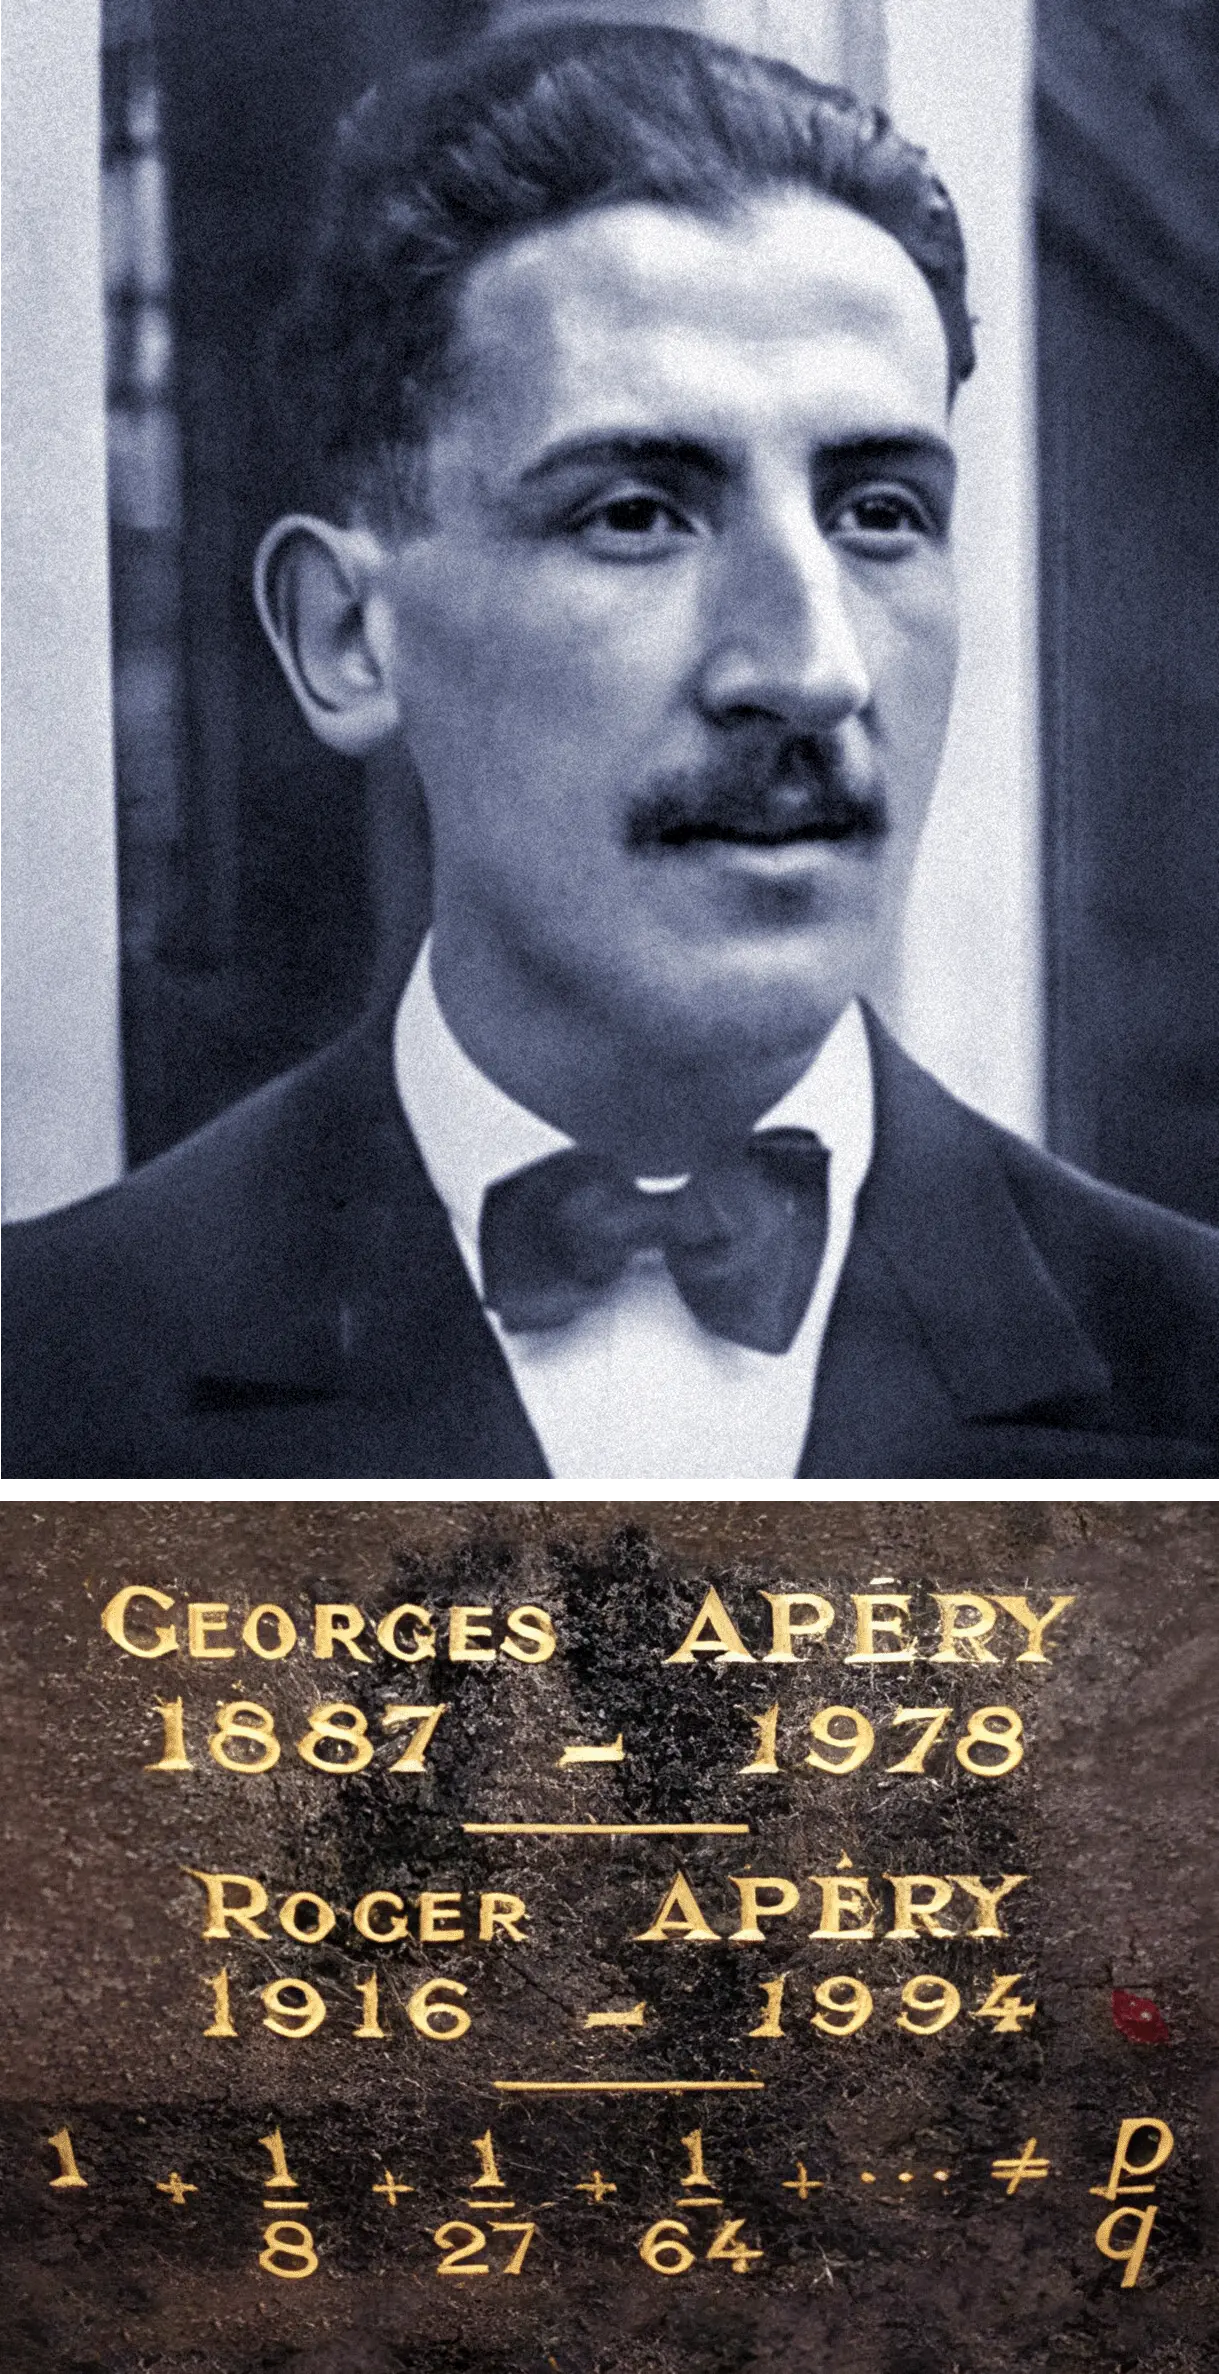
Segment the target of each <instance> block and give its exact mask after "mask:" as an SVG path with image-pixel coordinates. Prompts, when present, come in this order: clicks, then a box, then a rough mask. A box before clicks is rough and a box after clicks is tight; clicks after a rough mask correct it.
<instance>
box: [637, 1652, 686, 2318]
mask: <svg viewBox="0 0 1219 2374" xmlns="http://www.w3.org/2000/svg"><path fill="white" fill-rule="evenodd" d="M669 1662H670V1664H671V1663H672V1659H671V1658H670V1660H669ZM689 2231H690V2228H689V2226H683V2225H682V2224H681V2222H680V2220H679V2219H678V2218H675V2217H661V2218H658V2219H657V2221H656V2224H655V2225H654V2226H649V2227H648V2230H647V2233H646V2234H645V2235H644V2237H643V2240H642V2242H641V2243H640V2245H639V2256H640V2258H641V2259H642V2260H643V2263H644V2266H645V2267H650V2268H651V2269H652V2272H653V2274H654V2275H685V2274H687V2273H688V2272H689V2270H690V2268H691V2267H692V2266H693V2265H694V2253H693V2251H692V2250H687V2248H686V2236H687V2235H688V2233H689Z"/></svg>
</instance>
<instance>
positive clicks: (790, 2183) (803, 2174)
mask: <svg viewBox="0 0 1219 2374" xmlns="http://www.w3.org/2000/svg"><path fill="white" fill-rule="evenodd" d="M796 2166H797V2168H798V2169H799V2171H800V2174H799V2175H798V2176H787V2177H785V2178H784V2180H783V2190H784V2192H785V2193H799V2195H800V2198H801V2200H802V2201H807V2199H808V2197H809V2194H810V2193H819V2192H822V2191H823V2190H824V2185H823V2180H822V2178H821V2177H820V2176H810V2175H809V2172H808V2170H807V2168H806V2167H805V2165H804V2162H803V2160H797V2162H796Z"/></svg>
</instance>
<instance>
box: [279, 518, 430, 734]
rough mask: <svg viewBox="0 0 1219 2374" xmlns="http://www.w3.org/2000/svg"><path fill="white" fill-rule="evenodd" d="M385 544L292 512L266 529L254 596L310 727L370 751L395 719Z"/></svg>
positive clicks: (389, 731) (395, 723)
mask: <svg viewBox="0 0 1219 2374" xmlns="http://www.w3.org/2000/svg"><path fill="white" fill-rule="evenodd" d="M385 557H386V556H385V552H384V549H383V547H382V546H381V545H380V544H379V543H378V541H377V539H376V537H375V536H372V535H370V534H369V532H368V531H367V529H364V528H337V527H334V526H333V525H332V524H331V523H330V521H328V520H325V519H311V518H309V517H307V516H306V514H304V513H303V512H302V513H299V514H298V513H293V514H292V515H290V516H289V517H288V518H287V519H281V520H278V521H277V522H276V524H275V526H274V527H273V528H270V529H268V531H267V534H266V535H265V536H264V537H263V540H262V543H261V544H260V545H259V547H258V557H257V559H256V561H255V563H254V598H255V600H256V602H257V604H258V615H259V617H260V618H261V620H262V623H263V626H264V627H265V629H266V632H267V636H268V639H269V641H270V644H271V647H272V650H273V651H274V653H275V656H276V658H277V659H278V661H279V664H280V666H281V668H282V669H283V671H284V674H285V676H286V677H287V679H288V682H289V684H290V685H291V687H292V690H293V692H294V693H295V695H296V698H297V700H298V701H299V703H300V706H301V708H302V710H303V711H304V714H305V716H306V718H307V719H308V721H309V724H310V725H311V726H312V728H313V731H314V733H315V734H318V735H319V736H320V738H321V740H322V741H323V742H328V743H329V745H330V748H331V749H332V750H338V751H341V752H342V754H343V756H344V757H345V758H366V757H367V756H368V754H369V752H370V751H372V750H375V749H376V748H377V747H378V745H379V744H380V743H382V742H384V741H386V740H387V739H388V737H389V736H390V735H391V734H392V733H393V732H394V731H395V729H396V727H397V726H398V724H399V722H400V720H399V708H398V698H397V694H396V691H395V689H394V683H393V675H392V669H391V666H390V661H391V658H392V650H393V622H392V615H391V613H390V610H389V607H388V604H387V603H386V601H385V598H384V595H383V592H382V579H383V572H384V564H385Z"/></svg>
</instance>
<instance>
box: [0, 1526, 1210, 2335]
mask: <svg viewBox="0 0 1219 2374" xmlns="http://www.w3.org/2000/svg"><path fill="white" fill-rule="evenodd" d="M0 1543H2V1548H3V1566H4V1582H3V1604H4V1614H5V1622H6V1632H7V1658H6V1664H5V1673H6V1689H7V1693H8V1706H7V1714H6V1737H7V1741H8V1753H9V1778H8V1785H7V1791H6V1833H7V1852H8V1867H7V1873H6V1882H5V1902H6V1910H7V1914H8V1922H7V1930H8V1944H7V1946H6V1949H5V1955H6V1969H5V1976H6V1986H5V2000H6V2005H7V2015H8V2016H7V2022H6V2028H7V2050H6V2055H5V2058H6V2063H7V2071H8V2076H7V2082H6V2086H5V2089H4V2090H5V2094H6V2097H7V2101H6V2112H5V2125H6V2129H7V2142H6V2147H5V2158H6V2194H7V2209H6V2214H5V2224H6V2234H7V2251H8V2257H9V2261H10V2270H11V2272H10V2279H9V2288H8V2292H7V2299H8V2303H9V2305H8V2309H7V2312H6V2338H5V2341H4V2343H3V2345H2V2346H0V2356H2V2357H3V2362H4V2364H5V2365H6V2366H12V2367H14V2368H17V2367H20V2368H23V2369H24V2368H27V2367H28V2368H31V2369H34V2368H37V2369H40V2370H41V2369H47V2368H54V2369H63V2370H64V2374H137V2369H140V2370H143V2374H154V2370H155V2374H204V2370H207V2374H212V2370H215V2374H255V2370H257V2374H330V2370H332V2369H333V2370H334V2374H456V2370H457V2369H465V2368H471V2369H473V2368H477V2369H486V2370H487V2374H508V2370H511V2374H533V2370H534V2369H536V2370H537V2374H545V2370H546V2369H555V2370H557V2374H652V2370H656V2374H660V2370H662V2369H664V2370H666V2374H667V2370H668V2369H677V2368H683V2369H684V2368H692V2369H704V2368H705V2369H708V2374H710V2370H711V2369H725V2370H726V2369H738V2368H740V2369H745V2368H748V2369H758V2370H760V2369H771V2368H779V2367H782V2368H784V2369H790V2370H791V2374H814V2370H815V2369H816V2370H817V2374H820V2370H821V2369H823V2368H827V2367H832V2368H834V2369H835V2374H949V2369H956V2370H959V2374H1008V2370H1009V2369H1011V2370H1013V2374H1014V2370H1015V2369H1017V2368H1019V2369H1021V2374H1025V2370H1028V2369H1037V2370H1039V2374H1040V2370H1043V2369H1044V2370H1045V2374H1075V2370H1076V2369H1090V2370H1094V2374H1101V2370H1104V2374H1118V2369H1134V2368H1138V2369H1139V2370H1140V2374H1170V2370H1171V2374H1204V2369H1205V2368H1206V2367H1207V2366H1208V2365H1209V2364H1213V2363H1214V2360H1213V2357H1208V2341H1207V2333H1208V2330H1209V2329H1210V2326H1209V2324H1208V2299H1209V2315H1210V2316H1211V2317H1212V2318H1213V2311H1214V2299H1213V2291H1212V2292H1211V2293H1209V2294H1208V2276H1207V2258H1208V2251H1209V2253H1210V2255H1211V2256H1212V2258H1213V2250H1214V2229H1215V2192H1214V2188H1215V2150H1214V2132H1215V2126H1216V2121H1215V2117H1214V2110H1215V2085H1214V2075H1213V2069H1214V2021H1215V2011H1216V1995H1215V1981H1214V1971H1215V1953H1216V1941H1215V1934H1214V1930H1215V1915H1214V1887H1213V1875H1214V1806H1215V1801H1216V1800H1215V1765H1216V1760H1217V1752H1219V1751H1217V1746H1216V1739H1217V1734H1216V1728H1215V1724H1214V1705H1215V1699H1216V1669H1217V1667H1219V1622H1217V1619H1216V1602H1215V1593H1216V1579H1217V1569H1219V1533H1217V1529H1216V1522H1215V1514H1214V1510H1213V1508H1212V1507H1211V1506H1209V1505H1207V1504H1202V1503H1197V1504H1169V1505H1164V1504H1162V1503H1161V1504H1156V1505H1147V1504H1134V1505H1125V1506H1119V1505H1113V1504H1096V1503H1069V1502H1053V1503H981V1502H979V1503H943V1502H941V1503H934V1504H890V1505H884V1506H881V1505H877V1504H869V1503H864V1502H860V1503H828V1504H826V1503H822V1504H817V1503H808V1502H804V1503H795V1502H754V1501H749V1502H719V1503H714V1502H712V1503H698V1504H665V1503H639V1504H630V1505H622V1504H609V1503H600V1504H598V1503H587V1504H577V1503H563V1502H560V1501H551V1502H545V1501H543V1502H540V1503H539V1502H534V1503H531V1504H529V1505H510V1504H504V1505H498V1504H478V1505H476V1504H464V1505H463V1504H445V1505H441V1504H433V1503H417V1504H405V1505H394V1504H391V1503H384V1502H377V1503H360V1502H350V1503H336V1504H324V1503H323V1504H318V1503H302V1502H293V1503H272V1502H268V1503H248V1502H243V1503H229V1504H224V1503H186V1502H179V1503H162V1504H157V1503H153V1502H149V1503H141V1504H139V1505H132V1504H124V1503H113V1502H111V1503H106V1504H98V1505H90V1504H85V1503H75V1504H70V1503H69V1504H49V1503H48V1504H32V1505H24V1506H9V1507H8V1508H6V1509H5V1511H4V1512H3V1517H2V1519H0ZM1210 2346H1213V2344H1212V2345H1210Z"/></svg>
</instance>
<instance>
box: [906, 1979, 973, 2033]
mask: <svg viewBox="0 0 1219 2374" xmlns="http://www.w3.org/2000/svg"><path fill="white" fill-rule="evenodd" d="M960 2009H961V1998H960V1995H959V1994H958V1992H957V1989H956V1988H955V1987H954V1986H953V1985H952V1982H951V1980H949V1979H947V1978H932V1977H930V1976H928V1977H927V1978H912V1979H910V1981H909V1982H908V1984H907V1985H906V1986H904V1987H903V1988H902V2009H901V2010H900V2011H899V2013H898V2015H897V2025H898V2027H899V2028H904V2029H905V2031H906V2034H907V2035H908V2036H938V2034H939V2032H940V2029H941V2028H947V2027H950V2026H951V2025H952V2022H953V2020H955V2019H956V2018H957V2016H958V2014H959V2012H960ZM911 2013H913V2014H914V2015H915V2016H914V2017H913V2018H912V2017H911Z"/></svg>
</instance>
